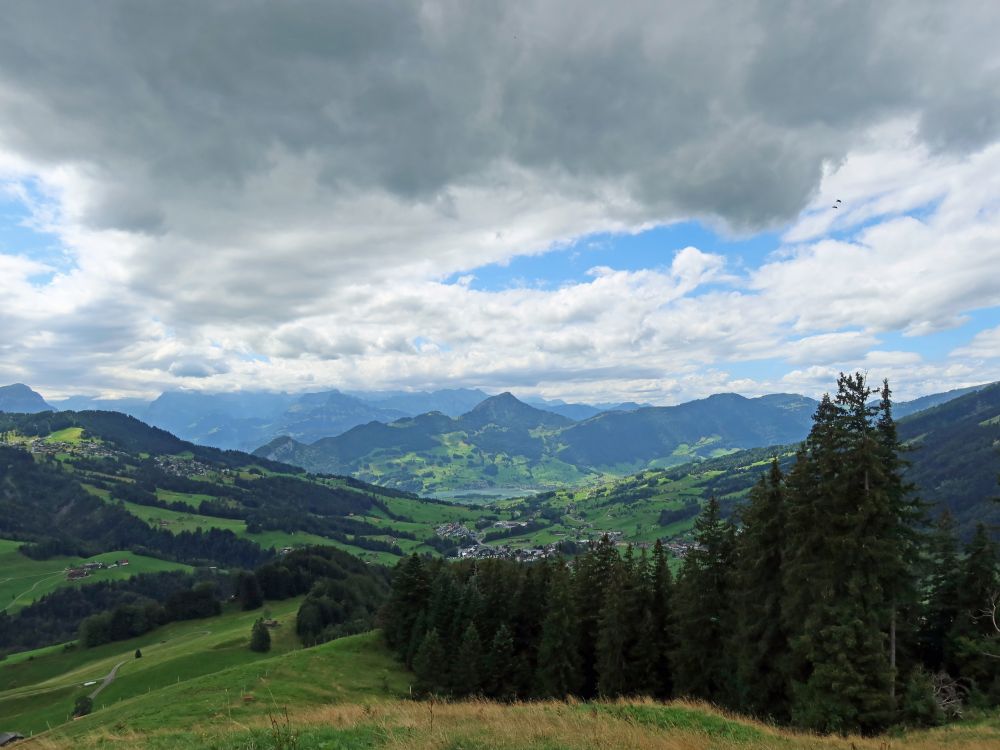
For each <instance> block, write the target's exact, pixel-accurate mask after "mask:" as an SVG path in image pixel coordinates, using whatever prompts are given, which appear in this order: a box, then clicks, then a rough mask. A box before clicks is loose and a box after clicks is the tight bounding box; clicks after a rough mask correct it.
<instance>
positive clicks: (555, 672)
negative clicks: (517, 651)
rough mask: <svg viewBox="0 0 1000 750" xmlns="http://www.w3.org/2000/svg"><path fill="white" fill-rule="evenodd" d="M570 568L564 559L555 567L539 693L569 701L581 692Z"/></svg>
mask: <svg viewBox="0 0 1000 750" xmlns="http://www.w3.org/2000/svg"><path fill="white" fill-rule="evenodd" d="M571 585H572V582H571V580H570V573H569V569H568V568H567V566H566V564H565V563H563V561H562V560H558V561H556V563H555V564H554V565H552V567H551V573H550V576H549V589H548V607H547V611H546V614H545V620H544V621H543V623H542V633H541V640H540V643H539V647H538V667H537V677H536V686H537V687H536V692H537V693H538V694H539V695H541V696H543V697H548V698H565V697H566V696H567V695H574V694H576V693H577V691H578V690H579V689H580V681H581V675H580V656H579V651H578V649H579V634H578V633H577V627H576V626H577V616H576V611H575V608H574V606H573V596H572V591H571Z"/></svg>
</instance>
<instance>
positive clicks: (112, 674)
mask: <svg viewBox="0 0 1000 750" xmlns="http://www.w3.org/2000/svg"><path fill="white" fill-rule="evenodd" d="M128 661H129V660H128V659H123V660H122V661H120V662H118V663H117V664H115V666H114V667H113V668H112V669H111V671H110V672H108V673H107V674H106V675H105V676H104V680H103V681H102V682H101V684H100V685H98V686H97V687H96V688H95V689H94V692H92V693H91V694H90V699H91V700H93V699H94V698H96V697H97V694H98V693H100V692H101V691H102V690H104V688H106V687H107V686H108V685H110V684H111V683H112V682H114V681H115V677H117V676H118V669H119V668H120V667H121V665H122V664H127V663H128Z"/></svg>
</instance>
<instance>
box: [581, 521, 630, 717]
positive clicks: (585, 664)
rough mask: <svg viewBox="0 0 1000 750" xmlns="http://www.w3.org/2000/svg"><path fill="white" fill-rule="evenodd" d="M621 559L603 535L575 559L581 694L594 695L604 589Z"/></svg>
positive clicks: (611, 543) (595, 692)
mask: <svg viewBox="0 0 1000 750" xmlns="http://www.w3.org/2000/svg"><path fill="white" fill-rule="evenodd" d="M620 561H621V558H620V557H619V555H618V550H616V549H615V545H614V543H613V542H612V541H611V539H610V538H609V537H608V535H607V534H605V535H604V536H603V537H601V539H600V541H598V542H597V543H596V544H594V545H592V546H591V548H590V549H589V550H587V552H586V554H584V555H582V556H580V557H579V558H577V560H576V565H575V568H574V576H573V583H574V588H575V605H576V611H577V615H578V617H579V625H578V629H577V632H578V634H579V636H580V645H579V654H580V669H581V684H580V692H581V696H582V697H585V698H589V697H592V696H595V695H597V641H598V631H599V628H600V616H601V609H602V607H603V605H604V597H605V592H606V591H607V589H608V585H609V582H610V580H611V577H612V575H613V571H614V570H615V567H616V566H617V565H619V564H620Z"/></svg>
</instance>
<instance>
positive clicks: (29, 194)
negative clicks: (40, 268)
mask: <svg viewBox="0 0 1000 750" xmlns="http://www.w3.org/2000/svg"><path fill="white" fill-rule="evenodd" d="M16 188H17V189H8V190H0V253H3V254H5V255H19V256H21V257H24V258H29V259H30V260H33V261H37V262H38V263H44V264H45V265H47V266H49V267H50V268H52V269H53V271H52V272H50V273H44V274H39V275H37V276H35V277H32V282H33V283H36V284H38V283H47V282H48V281H49V280H51V277H52V276H53V275H54V273H56V272H59V273H65V272H66V271H69V270H70V269H72V268H73V267H74V265H75V263H74V260H73V258H72V256H71V255H70V254H69V253H67V252H66V249H65V248H64V247H63V245H62V243H61V242H60V241H59V237H58V235H57V234H55V233H54V232H50V231H47V230H46V229H45V228H44V225H43V224H42V223H41V222H39V221H38V218H37V216H36V215H35V213H34V211H35V210H36V209H37V208H39V207H41V208H42V209H43V210H44V209H45V208H46V207H47V206H49V205H50V204H51V200H50V199H49V198H48V197H47V196H45V195H44V194H43V193H42V192H41V191H40V190H39V189H38V187H37V185H35V183H34V182H32V181H30V180H29V181H24V182H21V183H18V185H17V186H16Z"/></svg>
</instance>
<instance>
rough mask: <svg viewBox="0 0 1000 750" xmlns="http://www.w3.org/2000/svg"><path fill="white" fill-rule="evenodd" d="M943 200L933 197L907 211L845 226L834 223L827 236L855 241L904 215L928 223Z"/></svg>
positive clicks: (940, 197)
mask: <svg viewBox="0 0 1000 750" xmlns="http://www.w3.org/2000/svg"><path fill="white" fill-rule="evenodd" d="M942 200H944V197H943V196H938V197H936V198H932V199H931V200H929V201H927V202H926V203H921V204H920V205H917V206H914V207H913V208H911V209H909V210H907V211H902V212H892V213H886V212H881V213H878V214H874V215H872V216H869V217H868V218H867V219H865V220H864V221H861V222H858V223H855V224H850V225H847V226H844V227H843V228H838V225H836V224H834V226H833V227H831V229H830V231H829V232H828V233H827V234H826V236H827V237H829V238H830V239H833V240H838V241H841V242H853V241H855V240H857V239H858V237H859V236H860V235H861V234H863V233H864V232H865V231H866V230H868V229H871V228H872V227H874V226H877V225H879V224H884V223H885V222H886V221H890V220H892V219H897V218H900V217H903V216H908V217H910V218H911V219H916V220H917V221H920V222H924V223H926V222H927V221H929V220H930V219H931V218H932V217H933V216H934V213H935V212H936V211H937V210H938V208H939V207H940V205H941V201H942ZM830 210H831V211H833V210H839V209H832V208H831V209H830Z"/></svg>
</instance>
